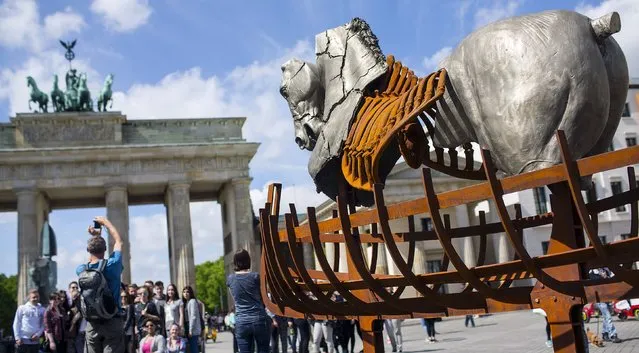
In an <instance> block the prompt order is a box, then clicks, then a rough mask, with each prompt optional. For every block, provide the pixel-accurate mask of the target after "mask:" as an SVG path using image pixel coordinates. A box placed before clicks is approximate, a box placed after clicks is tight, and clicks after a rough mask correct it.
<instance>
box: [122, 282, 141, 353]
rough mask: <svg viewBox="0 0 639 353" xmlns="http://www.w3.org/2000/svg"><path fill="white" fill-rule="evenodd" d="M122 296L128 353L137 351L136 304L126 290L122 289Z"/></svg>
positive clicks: (125, 342) (125, 345) (125, 348)
mask: <svg viewBox="0 0 639 353" xmlns="http://www.w3.org/2000/svg"><path fill="white" fill-rule="evenodd" d="M120 296H121V304H122V311H123V312H124V329H123V331H124V351H125V352H126V353H136V352H135V349H136V346H137V343H136V337H135V305H134V304H133V299H132V298H131V297H130V296H129V295H128V294H127V292H126V291H122V293H121V294H120Z"/></svg>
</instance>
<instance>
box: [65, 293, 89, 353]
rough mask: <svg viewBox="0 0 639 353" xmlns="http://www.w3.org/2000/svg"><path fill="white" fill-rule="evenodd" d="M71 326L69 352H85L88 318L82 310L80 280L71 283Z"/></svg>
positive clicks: (68, 335)
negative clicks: (83, 314)
mask: <svg viewBox="0 0 639 353" xmlns="http://www.w3.org/2000/svg"><path fill="white" fill-rule="evenodd" d="M68 300H69V301H70V304H69V328H68V330H67V335H66V337H67V351H68V352H69V353H84V340H85V329H86V324H87V323H86V320H84V318H83V317H82V311H81V310H80V291H79V287H78V282H75V281H73V282H71V283H70V284H69V292H68Z"/></svg>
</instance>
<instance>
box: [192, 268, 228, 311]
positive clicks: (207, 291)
mask: <svg viewBox="0 0 639 353" xmlns="http://www.w3.org/2000/svg"><path fill="white" fill-rule="evenodd" d="M195 285H196V287H197V294H196V295H197V298H198V299H200V300H201V301H202V302H203V303H204V305H206V311H208V312H210V313H211V312H214V311H216V310H220V309H221V308H223V309H224V310H227V309H228V308H226V295H227V290H226V279H225V275H224V257H220V258H219V259H217V260H216V261H207V262H204V263H201V264H199V265H196V266H195ZM220 296H221V298H220ZM222 303H223V304H222Z"/></svg>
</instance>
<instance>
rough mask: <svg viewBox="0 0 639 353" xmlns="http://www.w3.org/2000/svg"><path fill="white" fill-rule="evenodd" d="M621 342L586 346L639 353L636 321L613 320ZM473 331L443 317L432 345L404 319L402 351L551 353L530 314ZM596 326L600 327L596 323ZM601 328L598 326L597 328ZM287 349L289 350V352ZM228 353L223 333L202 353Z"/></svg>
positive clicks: (604, 352)
mask: <svg viewBox="0 0 639 353" xmlns="http://www.w3.org/2000/svg"><path fill="white" fill-rule="evenodd" d="M613 322H614V324H615V326H616V328H617V332H618V334H619V337H620V338H621V339H622V340H623V342H622V343H618V344H614V343H609V342H607V343H606V345H605V347H602V348H598V347H594V346H592V345H591V346H590V352H591V353H627V352H639V321H637V320H634V319H629V320H626V321H619V320H618V319H617V318H615V319H614V321H613ZM475 324H476V325H477V327H475V328H466V327H464V318H463V317H456V318H445V319H444V320H443V321H442V322H438V323H437V324H436V325H435V329H436V331H437V333H438V334H437V340H438V342H436V343H425V342H424V338H425V334H424V330H423V328H422V327H421V325H420V323H419V320H406V321H404V324H403V326H402V332H403V335H404V349H403V351H404V352H441V353H456V352H495V351H498V352H522V353H538V352H552V351H553V350H552V348H549V347H546V344H545V343H546V322H545V320H544V319H543V317H541V316H539V315H535V314H533V313H532V312H530V311H521V312H512V313H504V314H497V315H490V316H484V317H480V318H477V319H475ZM597 324H598V320H597V319H596V318H595V319H593V320H592V321H591V322H590V323H589V324H587V325H586V326H587V327H590V330H592V331H594V332H597ZM599 325H601V324H600V323H599ZM599 328H600V329H601V326H600V327H599ZM356 339H357V342H356V344H355V352H359V350H361V347H362V344H361V342H360V341H359V337H357V338H356ZM290 351H291V350H290V349H289V352H290ZM390 351H391V347H390V344H386V352H390ZM217 352H220V353H221V352H225V353H232V336H231V335H230V334H229V333H227V332H221V333H220V334H219V335H218V341H217V342H216V343H209V344H207V347H206V353H217Z"/></svg>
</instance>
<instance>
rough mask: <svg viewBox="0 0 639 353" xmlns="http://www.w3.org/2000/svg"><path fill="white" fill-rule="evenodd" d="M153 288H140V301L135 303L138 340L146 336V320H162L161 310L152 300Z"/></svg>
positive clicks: (157, 321)
mask: <svg viewBox="0 0 639 353" xmlns="http://www.w3.org/2000/svg"><path fill="white" fill-rule="evenodd" d="M150 295H151V289H150V288H149V287H147V286H143V287H140V288H138V303H137V304H135V320H136V323H137V329H138V341H139V340H140V339H141V338H142V337H144V336H145V329H146V326H145V324H144V323H145V322H146V321H147V320H152V321H153V322H156V323H159V322H160V312H159V310H158V307H157V306H156V305H155V303H154V302H153V301H151V300H150Z"/></svg>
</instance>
